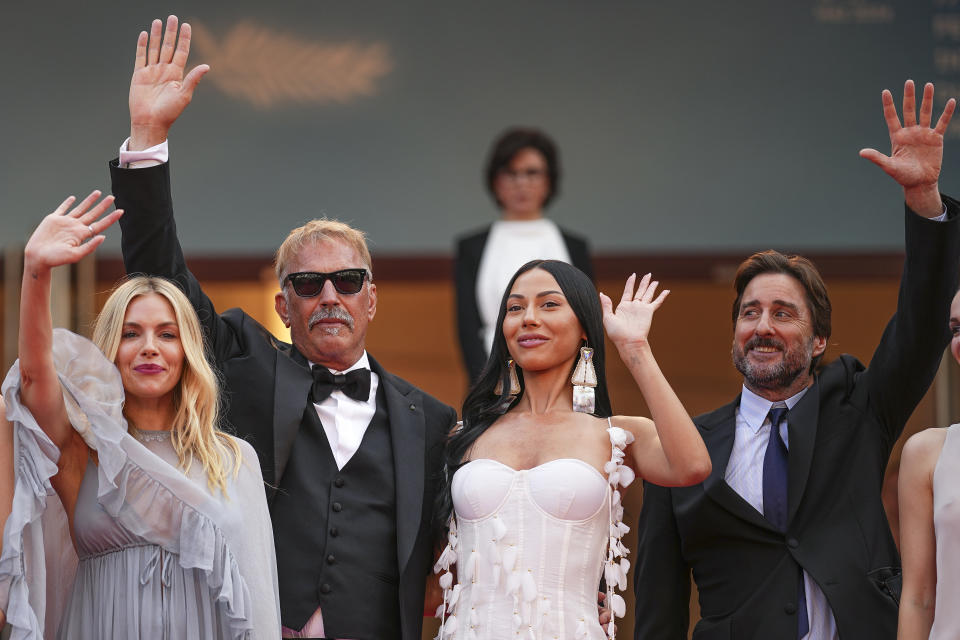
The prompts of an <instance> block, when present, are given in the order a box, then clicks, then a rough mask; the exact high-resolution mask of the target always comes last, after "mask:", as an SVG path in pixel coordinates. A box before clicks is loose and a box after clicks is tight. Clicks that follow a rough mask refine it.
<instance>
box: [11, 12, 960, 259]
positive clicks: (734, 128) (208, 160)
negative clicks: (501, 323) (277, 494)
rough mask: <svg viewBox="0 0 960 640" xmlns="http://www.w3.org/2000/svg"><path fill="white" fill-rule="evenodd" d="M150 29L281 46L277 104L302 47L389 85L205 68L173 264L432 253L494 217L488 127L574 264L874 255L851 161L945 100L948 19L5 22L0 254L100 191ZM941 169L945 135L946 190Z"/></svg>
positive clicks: (959, 15) (218, 50) (649, 15)
mask: <svg viewBox="0 0 960 640" xmlns="http://www.w3.org/2000/svg"><path fill="white" fill-rule="evenodd" d="M170 12H174V13H177V14H178V15H180V17H181V19H189V20H193V21H195V22H196V23H197V24H199V25H201V26H202V28H203V29H204V30H205V31H204V33H205V34H209V35H207V38H208V40H207V42H205V43H204V46H205V47H206V50H207V51H208V52H211V53H210V56H213V57H216V56H220V58H218V59H220V60H223V59H224V58H223V55H224V53H223V50H224V48H225V46H226V45H225V44H224V43H225V42H226V41H227V39H228V37H229V36H231V34H234V35H235V34H236V29H238V26H239V25H248V26H250V27H252V28H254V29H257V30H258V33H260V34H265V35H264V38H265V39H266V40H268V41H270V42H271V43H273V44H276V42H279V41H282V42H284V43H288V45H289V46H290V47H293V48H292V49H283V50H282V51H288V52H289V51H295V52H298V53H294V54H291V56H290V57H292V58H293V59H286V60H285V59H284V58H283V57H281V58H279V59H278V62H277V63H276V65H275V68H276V71H275V72H271V73H270V74H268V75H267V77H268V78H271V77H273V78H274V80H271V81H276V82H279V83H284V82H286V83H289V82H291V80H290V78H291V77H293V78H294V80H293V81H292V82H293V83H294V85H296V83H297V82H298V80H297V79H296V78H297V74H298V73H301V74H302V75H303V76H304V77H306V78H310V77H313V76H312V75H311V74H313V75H316V73H318V72H317V68H318V63H317V61H318V60H320V63H319V64H325V62H324V51H325V49H322V47H328V46H336V45H343V44H349V43H356V44H357V48H356V49H354V50H350V51H353V52H354V53H356V51H367V52H369V51H370V47H371V46H373V47H377V46H379V47H380V49H378V51H379V52H380V53H381V54H383V57H385V58H387V59H389V65H390V70H389V72H387V73H386V74H384V75H381V76H379V77H377V78H375V79H374V80H373V81H372V82H371V85H370V86H371V87H372V92H371V93H370V94H369V95H354V96H353V98H352V99H350V100H348V101H346V102H327V103H319V102H316V101H314V102H309V101H308V102H286V103H283V104H278V105H274V106H273V107H271V108H264V107H262V106H256V105H254V104H252V103H251V102H249V101H247V100H244V99H242V98H239V97H237V95H235V94H234V95H231V94H230V92H228V91H226V90H224V89H223V88H221V87H218V86H216V84H215V83H214V81H213V77H214V74H217V73H218V67H217V65H216V64H215V65H214V68H213V70H212V71H211V73H210V75H208V77H207V78H205V79H204V81H203V82H202V83H201V86H200V88H199V89H198V92H197V94H196V96H195V98H194V103H193V104H192V105H191V106H190V107H189V109H188V111H187V113H186V115H185V116H184V117H183V118H182V119H181V122H179V123H178V124H177V125H176V126H175V128H174V130H173V132H172V135H171V151H172V162H173V165H172V166H173V172H174V182H175V198H176V202H177V204H178V223H179V225H180V230H181V238H182V240H183V243H184V245H185V247H186V250H187V251H188V252H189V253H192V254H198V253H201V252H203V253H209V254H225V253H230V254H245V253H248V254H266V253H268V252H270V251H272V250H273V249H274V248H275V247H276V246H277V245H278V244H279V242H280V241H281V240H282V238H283V237H284V235H285V234H286V232H287V230H289V229H290V228H291V227H293V226H295V225H297V224H300V223H301V222H302V221H304V220H305V219H308V218H310V217H314V216H318V215H323V214H326V215H331V216H337V217H341V218H343V219H347V220H350V221H351V222H353V223H355V224H356V225H358V226H359V227H361V228H363V229H366V230H367V231H368V232H369V233H370V235H371V237H372V240H373V248H374V250H375V251H379V252H381V253H393V254H404V253H410V254H416V253H431V254H435V253H443V252H447V251H449V249H450V245H451V238H452V237H453V236H454V235H455V234H456V233H458V232H461V231H463V230H465V229H468V228H472V227H476V226H479V225H481V224H484V223H485V222H487V221H489V220H490V219H491V218H492V217H493V216H494V215H495V212H494V208H493V205H492V203H491V201H490V200H489V198H488V197H487V195H486V193H485V192H484V190H483V187H482V184H481V167H482V164H483V159H484V156H485V154H486V152H487V149H488V146H489V143H490V141H491V140H492V138H493V137H494V135H495V134H497V133H498V132H499V131H500V130H501V129H503V128H504V127H505V126H507V125H511V124H535V125H539V126H541V127H543V128H544V129H546V130H547V131H549V132H550V133H551V134H553V135H554V136H555V138H556V139H557V141H558V143H559V145H560V147H561V150H562V159H563V167H564V180H563V185H562V193H561V196H560V197H559V199H558V200H557V201H556V203H555V205H554V206H553V207H552V210H551V215H552V216H553V217H554V218H555V219H557V220H558V221H560V222H561V223H562V224H565V225H567V226H569V227H572V228H574V229H578V230H580V231H581V232H583V233H586V234H588V235H589V236H590V237H591V238H592V240H593V243H594V245H595V247H596V248H597V249H598V250H599V251H607V252H614V251H616V252H621V251H634V250H636V251H647V252H675V251H679V252H686V251H706V252H711V251H727V250H736V249H741V248H744V249H751V248H757V247H766V246H768V245H775V246H788V247H794V248H798V249H809V248H814V249H827V250H832V249H837V250H854V251H857V250H865V251H869V250H885V249H893V248H897V247H899V246H900V242H901V220H900V218H899V216H898V215H897V213H896V212H897V208H898V206H899V201H900V194H899V190H898V189H897V188H896V187H895V185H894V184H893V183H892V181H890V180H889V179H888V178H886V176H884V175H883V174H882V172H881V171H880V170H879V169H877V168H875V167H874V166H873V165H871V164H870V163H868V162H866V161H865V160H861V159H860V158H858V156H857V152H858V150H859V149H860V148H861V147H864V146H873V147H876V148H879V149H881V150H883V151H885V152H886V151H888V150H889V147H888V142H887V136H886V130H885V126H884V123H883V119H882V116H881V109H880V90H881V89H882V88H884V87H889V88H891V89H893V90H894V93H895V96H896V97H897V100H898V102H899V98H900V94H901V90H902V84H903V80H904V79H905V78H907V77H912V78H914V79H915V80H917V81H918V83H922V82H924V81H928V80H932V81H935V82H937V83H938V87H941V88H943V89H944V90H950V89H953V90H960V81H958V80H960V73H958V69H960V55H958V54H957V52H958V51H960V47H958V42H960V22H958V20H960V6H958V2H957V0H912V1H911V0H889V1H888V0H874V1H868V0H792V1H789V2H787V1H784V2H775V1H774V2H771V1H770V0H737V1H735V2H717V1H716V0H693V1H690V2H681V1H672V2H647V1H637V2H548V1H530V2H469V3H468V2H409V1H408V2H394V1H383V2H355V1H351V2H329V1H326V0H317V1H313V2H306V1H299V2H286V1H278V2H253V1H251V0H237V1H234V2H230V3H203V4H200V3H186V2H182V1H176V2H171V3H156V2H152V3H145V2H104V1H99V0H98V1H95V2H89V3H78V2H66V1H64V0H51V1H48V2H36V3H27V2H19V3H16V4H14V5H12V6H10V5H5V6H4V11H3V14H2V15H3V18H2V23H0V32H2V37H0V77H2V79H3V89H2V90H0V115H2V117H0V141H2V145H3V153H2V155H0V210H2V212H3V215H2V219H0V238H2V240H3V243H4V244H6V243H10V242H19V241H23V240H24V239H25V238H26V235H27V234H28V233H29V232H30V230H31V229H32V228H33V226H34V225H35V224H36V221H37V220H38V219H39V217H40V216H42V215H43V214H45V213H47V212H49V211H50V210H51V209H52V208H53V207H54V206H55V205H56V204H57V203H59V201H60V199H61V198H62V197H63V196H65V195H68V194H70V193H77V194H78V195H79V194H81V192H83V193H85V192H86V190H88V189H89V188H92V187H101V188H105V189H106V188H109V182H108V174H107V170H106V161H107V160H108V159H109V158H111V157H113V156H114V155H115V154H116V148H117V146H118V145H119V144H120V142H121V141H122V140H123V138H124V137H125V136H126V134H127V131H128V122H127V111H126V93H127V86H128V82H129V75H130V71H131V67H132V56H133V50H134V45H135V41H136V35H137V32H138V31H139V30H140V29H141V28H145V27H146V26H147V25H148V24H149V20H150V18H151V17H153V16H155V15H165V14H166V13H170ZM197 39H198V42H197V43H196V44H195V48H194V53H193V55H192V56H191V63H192V64H196V63H198V62H203V61H205V60H204V59H203V57H202V56H201V55H199V52H200V50H201V49H200V47H201V45H200V43H199V34H198V37H197ZM211 40H212V42H211ZM290 43H292V44H290ZM234 51H236V50H234ZM246 53H247V54H250V55H252V56H253V58H254V59H256V60H260V61H261V63H262V61H263V59H264V57H261V56H260V55H259V53H257V52H253V53H250V52H246ZM327 57H329V56H327ZM271 60H272V59H271ZM272 64H273V63H271V65H272ZM225 66H229V65H227V64H226V63H224V62H222V61H221V63H220V69H221V71H223V70H224V68H225ZM361 66H362V65H361ZM374 75H375V74H374ZM244 82H247V83H250V84H257V83H261V81H260V80H255V79H251V78H247V79H246V80H244V79H243V78H241V79H240V83H241V85H243V83H244ZM299 82H306V81H304V80H302V79H301V80H299ZM334 84H336V79H334ZM246 88H249V87H246ZM242 90H243V87H242V86H241V91H242ZM348 93H349V92H348ZM939 95H940V96H941V99H940V100H938V107H937V108H938V111H939V109H940V108H941V106H942V103H943V100H942V93H940V94H939ZM957 125H960V122H957V123H955V126H954V132H955V133H956V132H957V131H960V126H957ZM958 167H960V137H958V138H954V139H953V140H949V141H948V147H947V159H946V162H945V165H944V178H943V180H942V185H943V188H944V190H946V191H948V192H949V191H951V190H952V192H953V193H955V194H956V193H960V176H958V175H957V169H958ZM116 235H117V234H113V237H111V238H109V240H108V244H107V246H106V247H105V249H104V250H103V252H104V253H111V252H113V253H115V252H116V251H117V247H118V246H119V245H118V241H117V238H116V237H115V236H116Z"/></svg>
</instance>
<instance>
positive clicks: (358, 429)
mask: <svg viewBox="0 0 960 640" xmlns="http://www.w3.org/2000/svg"><path fill="white" fill-rule="evenodd" d="M310 366H311V367H313V366H314V364H313V363H312V362H311V363H310ZM369 368H370V359H369V358H368V357H367V352H366V351H364V352H363V355H361V356H360V359H359V360H357V361H356V362H355V363H353V365H352V366H351V367H349V368H347V369H345V370H343V371H337V370H335V369H330V368H329V367H328V369H329V371H330V373H332V374H334V375H336V374H338V373H347V372H348V371H354V370H356V369H369ZM379 386H380V378H379V377H378V376H377V374H375V373H374V372H373V371H371V372H370V396H369V397H368V398H367V399H366V400H354V399H353V398H350V397H348V396H347V394H345V393H344V392H343V391H340V390H339V389H337V390H336V391H334V392H333V393H331V394H330V395H329V396H327V398H326V399H325V400H324V401H323V402H320V403H316V402H314V403H313V406H314V407H315V408H316V409H317V415H318V416H320V423H321V424H323V432H324V433H326V434H327V442H329V443H330V450H331V451H332V452H333V459H334V460H336V461H337V468H338V469H343V467H344V466H345V465H346V464H347V462H349V461H350V458H352V457H353V454H355V453H356V452H357V449H359V448H360V442H361V441H362V440H363V434H365V433H366V432H367V427H369V426H370V421H371V420H373V414H375V413H376V412H377V387H379Z"/></svg>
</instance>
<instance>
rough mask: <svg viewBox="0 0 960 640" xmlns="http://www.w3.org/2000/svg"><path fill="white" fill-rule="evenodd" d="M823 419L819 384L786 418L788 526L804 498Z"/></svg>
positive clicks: (804, 395)
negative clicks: (788, 451) (818, 425)
mask: <svg viewBox="0 0 960 640" xmlns="http://www.w3.org/2000/svg"><path fill="white" fill-rule="evenodd" d="M819 415H820V388H819V385H818V384H817V383H814V385H813V386H812V387H810V388H809V389H807V392H806V393H805V394H803V397H802V398H800V402H798V403H797V404H796V405H794V407H793V409H791V410H790V413H789V414H788V415H787V431H788V440H789V441H790V456H789V463H788V465H787V505H788V509H789V510H788V512H787V522H790V521H791V520H793V516H794V514H796V512H797V508H798V507H799V506H800V500H801V498H803V492H804V489H805V488H806V486H807V478H809V477H810V464H811V463H812V462H813V445H814V442H816V439H817V422H818V417H819Z"/></svg>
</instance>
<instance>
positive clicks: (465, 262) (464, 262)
mask: <svg viewBox="0 0 960 640" xmlns="http://www.w3.org/2000/svg"><path fill="white" fill-rule="evenodd" d="M489 235H490V227H487V228H485V229H483V230H482V231H477V232H474V233H470V234H468V235H465V236H462V237H461V238H459V239H457V253H456V255H455V256H454V258H453V278H454V283H453V284H454V287H455V289H456V293H457V334H458V335H459V337H460V352H461V353H462V354H463V363H464V365H465V366H466V368H467V374H468V375H469V376H470V381H471V382H473V381H475V380H476V379H477V378H479V377H480V372H481V371H483V365H485V364H486V363H487V348H486V347H485V346H484V344H483V338H482V336H481V335H480V310H479V308H478V307H477V272H478V271H479V270H480V259H481V258H482V257H483V249H484V247H486V246H487V238H488V237H489ZM560 235H562V236H563V242H564V244H565V245H567V253H569V254H570V263H571V264H572V265H573V266H575V267H576V268H577V269H580V270H581V271H583V272H584V273H585V274H587V275H588V276H590V279H591V280H593V264H592V263H591V262H590V251H589V249H588V248H587V241H586V240H585V239H583V238H582V237H580V236H578V235H574V234H572V233H570V232H569V231H567V230H566V229H563V228H562V227H561V228H560Z"/></svg>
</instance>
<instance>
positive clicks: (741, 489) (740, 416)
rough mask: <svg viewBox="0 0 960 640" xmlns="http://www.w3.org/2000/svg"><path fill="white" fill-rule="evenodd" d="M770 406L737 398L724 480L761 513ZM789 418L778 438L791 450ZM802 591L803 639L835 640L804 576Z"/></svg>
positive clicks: (824, 608)
mask: <svg viewBox="0 0 960 640" xmlns="http://www.w3.org/2000/svg"><path fill="white" fill-rule="evenodd" d="M808 389H809V387H807V388H806V389H804V390H802V391H801V392H800V393H798V394H796V395H794V396H791V397H789V398H787V399H786V401H785V402H786V405H787V409H793V407H794V406H796V404H797V403H798V402H800V399H801V398H802V397H803V396H804V394H805V393H806V392H807V390H808ZM772 405H773V402H771V401H769V400H766V399H764V398H761V397H760V396H758V395H757V394H755V393H753V392H752V391H750V390H749V389H747V388H746V387H743V391H742V392H741V394H740V406H739V407H737V421H736V434H735V435H734V439H733V450H732V451H731V452H730V460H729V461H728V462H727V469H726V471H725V472H724V475H723V479H724V480H726V482H727V484H728V485H730V487H731V488H732V489H733V490H734V491H736V492H737V493H738V494H740V497H741V498H743V499H744V500H746V501H747V502H749V503H750V504H751V505H752V506H753V508H754V509H756V510H757V511H759V512H760V513H761V514H762V513H763V457H764V454H765V453H766V451H767V443H768V442H769V441H770V420H769V419H768V414H769V413H770V407H771V406H772ZM789 419H790V414H789V413H788V414H787V418H786V419H785V420H783V421H782V422H781V423H780V435H781V436H782V437H783V442H784V443H785V444H786V445H787V449H789V448H790V439H789V435H788V431H787V426H788V425H787V421H788V420H789ZM803 584H804V590H805V591H806V596H807V620H808V621H809V622H810V632H809V633H807V635H805V636H803V637H804V638H805V639H806V640H838V639H839V637H840V636H839V635H838V634H837V623H836V621H835V620H834V619H833V611H832V610H831V609H830V604H829V603H828V602H827V596H825V595H824V593H823V591H822V590H821V589H820V587H819V585H817V583H816V581H814V580H813V578H811V577H810V574H808V573H807V572H806V571H804V572H803Z"/></svg>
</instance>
